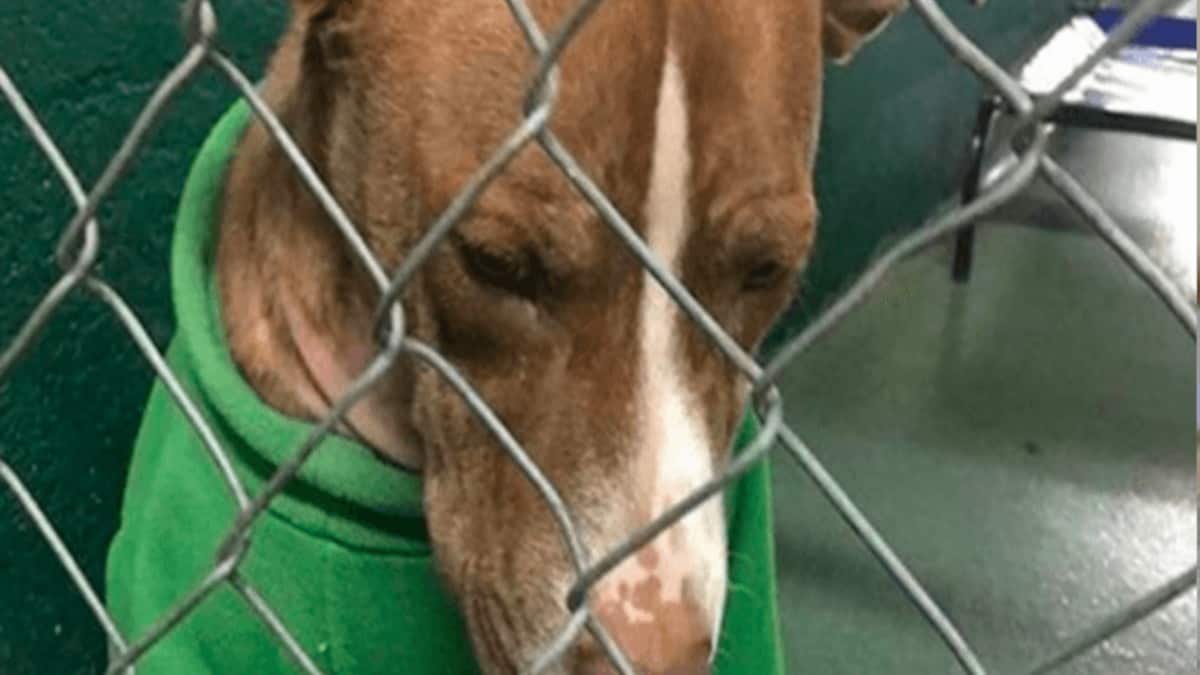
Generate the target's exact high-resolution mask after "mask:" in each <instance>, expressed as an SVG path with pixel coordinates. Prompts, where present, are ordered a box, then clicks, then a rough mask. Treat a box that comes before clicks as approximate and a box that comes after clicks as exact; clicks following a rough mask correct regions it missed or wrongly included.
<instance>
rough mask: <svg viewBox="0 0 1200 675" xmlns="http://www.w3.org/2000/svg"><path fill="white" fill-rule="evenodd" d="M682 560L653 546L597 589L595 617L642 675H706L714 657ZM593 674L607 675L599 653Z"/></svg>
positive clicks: (705, 615)
mask: <svg viewBox="0 0 1200 675" xmlns="http://www.w3.org/2000/svg"><path fill="white" fill-rule="evenodd" d="M686 562H687V561H683V560H680V559H679V556H675V555H672V554H670V553H669V552H667V553H665V554H664V552H663V551H660V550H658V549H657V548H656V547H655V546H653V545H651V546H648V547H646V548H645V549H643V550H642V551H640V552H639V553H638V554H637V555H636V556H635V557H634V558H632V559H629V560H626V561H625V562H624V563H623V564H622V565H620V566H619V567H617V569H615V570H614V571H613V572H612V575H611V576H610V577H609V578H608V579H607V580H605V581H604V582H602V583H601V584H600V586H599V587H598V588H597V590H596V597H595V602H594V607H595V609H596V614H597V618H598V619H599V620H600V622H601V623H603V624H604V626H605V628H607V629H608V632H609V633H610V634H611V635H612V637H613V639H614V640H615V641H616V642H617V644H618V645H619V646H620V647H621V649H622V651H623V652H624V653H625V655H626V656H627V657H628V658H629V660H630V661H631V662H632V663H633V665H635V666H636V667H637V672H638V673H642V674H644V675H703V674H707V673H708V672H709V666H708V664H709V658H710V656H711V654H712V641H713V634H712V623H713V622H712V620H711V616H710V615H709V612H707V611H705V608H704V607H703V606H702V604H701V603H700V602H699V598H697V597H696V596H695V593H694V592H693V586H694V584H692V583H689V582H688V581H687V576H688V575H687V573H686V571H687V570H689V569H691V568H689V567H688V566H687V565H686ZM599 657H600V658H599V661H598V662H597V663H596V664H595V665H594V666H593V668H595V669H594V670H587V669H584V670H582V671H581V672H584V673H596V674H597V675H599V674H602V673H603V674H607V673H610V672H613V671H609V670H605V668H607V665H606V664H607V659H606V658H605V657H604V655H603V654H602V653H601V654H600V655H599Z"/></svg>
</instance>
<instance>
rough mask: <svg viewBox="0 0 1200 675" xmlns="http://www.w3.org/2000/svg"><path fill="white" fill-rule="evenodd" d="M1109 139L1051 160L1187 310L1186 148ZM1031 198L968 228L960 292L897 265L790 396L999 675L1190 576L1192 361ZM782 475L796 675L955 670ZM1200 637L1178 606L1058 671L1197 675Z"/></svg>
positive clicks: (799, 478) (806, 363) (836, 468)
mask: <svg viewBox="0 0 1200 675" xmlns="http://www.w3.org/2000/svg"><path fill="white" fill-rule="evenodd" d="M1113 140H1114V139H1111V138H1110V139H1107V140H1105V139H1102V138H1098V137H1091V138H1087V137H1083V136H1077V137H1074V138H1071V137H1065V138H1063V139H1061V140H1060V141H1058V143H1057V145H1056V152H1057V153H1059V155H1060V159H1061V161H1062V162H1063V163H1064V164H1066V165H1067V166H1068V167H1069V168H1075V169H1076V170H1078V171H1080V172H1081V174H1082V175H1081V177H1082V178H1084V179H1085V184H1087V185H1089V186H1090V187H1091V188H1092V189H1093V190H1095V191H1096V193H1097V194H1098V195H1099V196H1101V197H1102V198H1103V200H1104V201H1106V202H1107V203H1109V204H1111V205H1112V206H1113V207H1114V211H1115V212H1114V215H1117V217H1118V218H1119V219H1120V220H1122V222H1125V223H1127V224H1128V226H1129V228H1130V230H1131V232H1132V234H1133V235H1134V236H1135V238H1138V239H1139V240H1141V241H1144V242H1154V241H1158V242H1167V243H1165V244H1163V245H1158V246H1156V245H1151V246H1150V248H1151V249H1152V251H1154V254H1155V255H1156V256H1157V257H1158V259H1159V260H1160V262H1161V263H1163V264H1164V265H1166V266H1167V267H1168V268H1169V269H1171V270H1172V273H1173V275H1174V276H1175V278H1176V279H1178V280H1179V281H1180V283H1181V284H1182V285H1184V287H1185V288H1188V289H1189V292H1190V293H1191V294H1192V295H1194V293H1195V272H1196V267H1195V262H1196V259H1195V252H1196V229H1195V228H1196V193H1195V186H1196V154H1195V146H1194V145H1192V144H1186V143H1184V144H1174V143H1167V144H1158V143H1150V142H1148V141H1145V140H1142V141H1129V140H1128V139H1123V140H1122V141H1120V142H1122V143H1124V144H1123V145H1121V146H1120V147H1119V148H1118V147H1117V146H1116V145H1112V143H1111V142H1112V141H1113ZM1030 194H1031V196H1030V198H1029V199H1027V200H1024V201H1023V202H1022V203H1019V204H1015V205H1014V206H1013V207H1012V208H1010V209H1007V210H1006V211H1005V213H1004V214H1002V215H1001V216H998V221H997V222H996V223H993V224H991V225H989V226H988V227H986V228H984V229H982V230H981V232H980V235H979V238H978V244H977V258H976V265H975V270H974V275H973V278H972V279H971V281H970V283H969V284H967V285H965V286H955V285H954V284H953V283H951V282H950V280H949V271H948V270H949V258H950V252H949V248H948V247H944V248H940V249H937V250H935V251H932V252H931V253H928V254H926V255H924V256H923V257H920V258H918V259H914V260H912V261H910V262H908V263H906V264H904V266H903V267H902V268H901V269H900V270H899V271H898V272H897V273H896V274H895V275H894V276H892V277H891V278H890V279H889V280H888V281H887V282H886V283H885V286H884V288H883V289H881V290H880V292H878V293H877V295H876V296H875V297H874V298H873V299H872V300H871V301H870V303H869V304H868V305H867V306H865V307H864V308H862V309H861V310H860V311H859V312H858V313H857V314H855V315H854V316H852V317H851V318H850V319H849V320H848V321H847V322H846V323H845V324H844V325H843V326H841V327H840V328H839V329H838V330H837V331H836V332H835V333H834V334H832V335H830V336H829V337H828V338H827V339H826V341H824V342H822V343H820V344H819V345H818V346H817V347H816V348H814V349H813V350H812V351H811V352H810V353H808V354H807V355H805V356H804V357H803V358H802V359H800V360H799V361H797V362H796V363H794V364H792V366H791V368H790V371H789V372H788V374H787V377H786V382H785V383H784V387H783V393H784V395H785V399H786V400H787V401H788V405H789V408H788V416H789V420H790V421H791V422H792V424H793V427H794V428H795V429H797V430H798V431H799V432H800V434H801V436H802V437H804V438H805V439H806V440H807V441H808V442H809V444H810V445H811V446H812V448H813V449H814V450H815V451H816V452H817V453H818V455H819V456H820V457H821V458H822V459H823V460H825V461H826V462H827V464H828V466H829V468H830V470H831V471H832V472H833V473H834V475H835V476H837V477H838V478H839V479H840V480H841V481H842V483H843V485H844V486H845V487H846V489H847V490H848V491H849V492H850V494H851V495H852V496H853V497H854V498H855V499H856V500H857V501H858V503H859V504H860V506H861V507H862V508H863V509H864V511H865V512H866V513H867V514H868V515H869V516H870V517H872V518H873V519H874V521H875V523H876V525H877V526H878V527H879V529H880V530H881V531H882V532H883V533H884V535H885V536H886V537H887V538H888V539H889V540H890V542H891V543H892V544H893V545H894V547H895V548H896V550H897V551H898V552H899V553H900V554H901V555H902V557H904V558H905V559H906V560H907V561H908V562H909V563H910V565H911V567H912V570H913V571H914V572H915V573H916V575H917V576H918V577H919V578H920V579H922V580H923V581H924V582H925V583H926V584H927V586H928V588H929V589H930V590H931V592H932V593H933V595H934V596H935V597H936V598H937V599H938V600H939V602H941V603H942V604H943V606H944V607H945V608H946V609H947V610H948V611H949V613H950V615H951V616H952V617H953V618H954V619H955V620H956V621H957V622H958V623H959V625H960V626H961V628H962V629H963V630H964V632H965V633H966V635H967V637H968V638H969V639H970V640H971V642H972V644H974V646H975V647H976V648H977V650H978V651H979V653H980V655H981V657H982V658H983V660H984V662H985V663H986V665H987V666H988V667H989V671H990V672H993V673H1001V674H1008V673H1019V672H1022V671H1023V670H1024V669H1025V668H1026V667H1027V666H1028V665H1031V664H1032V663H1034V662H1037V661H1039V660H1040V659H1041V658H1043V657H1044V656H1046V655H1047V654H1051V653H1053V652H1055V651H1056V647H1057V646H1058V645H1061V644H1062V643H1063V641H1065V640H1066V639H1067V638H1069V637H1070V636H1072V635H1074V634H1076V633H1077V632H1078V631H1080V630H1081V629H1083V628H1084V627H1086V626H1088V625H1089V624H1091V623H1092V622H1094V621H1097V620H1099V619H1101V618H1103V617H1105V616H1106V615H1108V614H1109V613H1111V612H1114V611H1116V610H1118V609H1119V608H1121V607H1122V606H1123V605H1125V604H1127V603H1128V602H1130V601H1133V600H1134V599H1136V598H1138V597H1139V596H1140V595H1142V594H1144V593H1146V592H1148V591H1150V590H1152V589H1154V588H1155V587H1157V586H1158V585H1160V584H1162V583H1164V582H1166V581H1167V580H1168V579H1169V578H1170V577H1172V576H1174V575H1176V574H1178V573H1180V572H1182V571H1184V570H1186V569H1187V568H1188V567H1189V566H1190V565H1191V564H1192V563H1193V562H1194V561H1195V558H1196V554H1197V541H1196V464H1195V447H1196V446H1195V445H1194V443H1195V438H1196V437H1195V436H1194V434H1195V433H1196V432H1195V430H1194V429H1193V420H1194V417H1193V415H1194V411H1193V407H1194V404H1195V389H1194V387H1195V386H1196V384H1195V377H1194V373H1195V370H1194V368H1195V354H1196V351H1195V350H1196V347H1195V344H1194V343H1193V342H1192V341H1191V340H1190V339H1189V338H1188V337H1187V335H1186V334H1185V333H1184V332H1183V330H1182V329H1181V328H1180V326H1179V325H1178V323H1176V321H1175V320H1174V318H1173V317H1172V316H1171V315H1170V314H1169V313H1168V312H1167V311H1166V310H1165V308H1163V307H1162V306H1161V305H1160V304H1159V303H1158V302H1157V300H1156V299H1155V298H1154V296H1153V295H1152V294H1151V293H1150V292H1149V291H1148V290H1147V289H1145V288H1144V287H1143V285H1142V284H1141V282H1140V281H1139V280H1138V279H1137V278H1136V277H1134V275H1133V274H1132V273H1131V272H1129V271H1128V270H1127V269H1125V268H1124V267H1123V265H1122V264H1121V262H1120V261H1119V260H1118V259H1117V258H1116V257H1115V256H1114V255H1113V254H1112V253H1111V252H1110V251H1109V250H1108V249H1107V248H1106V247H1105V246H1104V245H1103V244H1102V243H1101V242H1100V241H1099V239H1097V238H1096V237H1094V236H1093V235H1091V234H1090V233H1088V232H1086V231H1083V230H1081V229H1078V224H1077V223H1076V224H1074V225H1072V224H1071V217H1072V216H1071V214H1070V212H1069V210H1067V209H1063V208H1062V207H1061V206H1059V205H1057V204H1056V202H1055V200H1054V199H1052V198H1050V197H1049V195H1048V194H1047V193H1045V192H1044V191H1039V190H1036V189H1035V190H1034V191H1033V192H1031V193H1030ZM1033 224H1037V225H1039V226H1038V227H1030V226H1029V225H1033ZM1046 225H1052V226H1053V227H1045V226H1046ZM1189 284H1190V285H1189ZM775 474H776V490H777V504H778V505H779V506H778V509H777V518H778V523H779V530H778V531H779V535H778V543H779V559H780V565H781V568H782V569H781V585H782V594H783V599H784V600H783V601H784V625H785V633H786V638H787V652H788V657H789V665H790V668H789V670H790V672H794V673H819V674H837V673H848V674H855V675H858V674H873V673H899V674H908V673H913V674H919V675H924V674H927V673H951V672H957V671H956V669H955V666H954V663H953V661H952V659H951V658H950V656H949V654H948V652H947V651H946V650H945V648H944V647H942V646H941V644H940V642H939V641H938V640H937V638H936V636H935V634H934V633H933V632H932V630H931V629H930V628H928V627H927V626H926V624H925V623H923V621H922V619H921V617H920V616H919V614H918V613H917V612H916V611H915V610H914V609H912V608H911V606H910V605H909V604H908V602H907V601H906V600H905V599H904V597H903V596H902V595H901V594H900V592H899V591H898V590H897V589H896V588H895V586H894V585H893V584H892V583H891V581H890V580H889V578H888V577H887V576H886V575H885V574H884V573H883V572H882V571H881V569H880V568H879V566H878V565H877V564H876V563H875V562H874V561H873V559H872V558H871V557H870V556H869V555H868V554H867V553H866V551H865V549H864V548H863V547H862V546H861V544H860V543H859V542H858V541H857V540H856V539H855V538H854V537H853V535H852V534H851V533H850V531H849V530H848V529H847V528H846V527H845V526H844V525H843V523H842V522H841V521H840V520H839V518H838V516H837V515H836V513H835V512H834V511H833V509H832V508H831V507H830V506H829V505H828V504H827V503H826V502H825V501H824V499H823V498H822V497H821V496H820V495H819V494H818V493H817V492H816V490H815V489H814V488H813V487H812V484H811V483H810V482H809V481H808V479H807V478H806V477H805V476H804V475H803V474H802V473H801V472H800V471H799V470H798V469H797V468H796V467H794V466H792V465H791V464H790V463H789V460H787V459H785V458H783V457H782V456H780V457H778V458H777V459H776V460H775ZM1196 620H1197V607H1196V595H1195V592H1194V591H1189V592H1188V593H1187V594H1186V595H1185V596H1184V597H1183V598H1181V599H1179V600H1177V601H1176V602H1174V603H1172V604H1171V605H1170V606H1169V607H1168V608H1167V609H1166V610H1165V611H1163V612H1161V613H1159V614H1156V615H1154V616H1153V617H1151V618H1149V619H1147V620H1146V621H1144V622H1143V623H1141V624H1139V625H1138V626H1136V627H1135V628H1133V629H1131V630H1129V631H1127V632H1125V633H1123V634H1122V635H1120V636H1119V637H1118V638H1117V639H1114V640H1113V641H1111V642H1109V643H1107V644H1105V645H1104V646H1102V647H1101V648H1099V649H1097V650H1096V651H1094V652H1092V653H1090V654H1088V655H1087V656H1085V657H1083V658H1081V659H1079V660H1077V661H1075V662H1074V663H1072V664H1071V665H1070V666H1069V667H1067V668H1064V669H1062V670H1061V671H1059V672H1063V673H1079V674H1083V673H1088V674H1101V675H1103V674H1109V673H1111V674H1113V675H1117V674H1120V675H1139V674H1143V673H1144V674H1151V673H1163V674H1167V673H1170V674H1175V673H1193V672H1196V647H1197V623H1196Z"/></svg>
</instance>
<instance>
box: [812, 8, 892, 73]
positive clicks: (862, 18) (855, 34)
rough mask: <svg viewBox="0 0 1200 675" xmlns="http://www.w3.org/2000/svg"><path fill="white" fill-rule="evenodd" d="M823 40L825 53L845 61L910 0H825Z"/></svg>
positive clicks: (842, 61) (841, 61) (837, 59)
mask: <svg viewBox="0 0 1200 675" xmlns="http://www.w3.org/2000/svg"><path fill="white" fill-rule="evenodd" d="M824 3H825V5H824V11H825V16H824V25H823V26H822V30H821V44H822V46H823V47H824V49H825V56H827V57H829V58H830V59H833V60H834V61H835V62H837V63H846V62H848V61H849V60H850V59H851V58H852V57H853V56H854V53H855V52H857V51H858V48H859V47H861V46H862V45H863V44H864V43H865V42H866V41H867V40H870V39H871V38H873V37H875V35H877V34H878V33H879V31H881V30H883V28H884V27H885V26H887V23H888V21H890V20H891V18H892V17H893V16H895V15H896V13H897V12H899V11H900V10H902V9H904V7H905V6H906V5H907V4H908V1H907V0H824Z"/></svg>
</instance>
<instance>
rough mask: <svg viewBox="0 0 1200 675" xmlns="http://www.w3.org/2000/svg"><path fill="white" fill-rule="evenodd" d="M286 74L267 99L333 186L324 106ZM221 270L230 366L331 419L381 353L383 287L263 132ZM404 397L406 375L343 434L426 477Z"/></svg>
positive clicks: (227, 203) (253, 133)
mask: <svg viewBox="0 0 1200 675" xmlns="http://www.w3.org/2000/svg"><path fill="white" fill-rule="evenodd" d="M281 53H283V54H287V53H288V52H287V51H286V50H285V51H284V52H281ZM285 58H286V57H285ZM281 60H282V59H281ZM289 65H293V64H287V63H277V66H278V68H277V69H276V70H275V77H274V78H273V79H272V80H271V81H269V82H268V85H267V89H266V90H265V91H264V95H265V96H266V97H267V98H268V100H269V101H271V102H272V104H273V105H274V106H276V108H275V109H276V110H278V111H279V115H280V117H281V119H282V121H283V122H284V124H285V126H287V127H288V128H289V129H290V130H291V131H292V133H293V135H294V136H295V138H296V140H297V142H298V143H299V145H300V146H301V148H303V149H305V150H306V152H307V153H309V156H310V157H312V158H313V159H314V163H316V164H317V165H318V166H317V169H318V171H319V172H321V173H326V175H328V173H327V172H325V171H323V169H324V168H325V167H322V166H320V163H321V162H322V153H321V152H320V151H319V149H320V147H321V146H322V145H323V144H324V140H323V139H322V137H321V134H323V133H325V130H324V129H321V128H320V127H319V126H318V125H319V124H320V122H319V120H320V117H319V116H314V115H313V114H312V113H311V112H310V111H309V110H308V108H309V107H310V106H312V105H315V104H318V103H319V102H316V101H308V100H305V98H304V94H303V93H302V92H303V87H302V86H300V78H299V75H298V73H299V68H298V64H295V65H296V66H297V67H295V68H288V66H289ZM289 71H291V72H289ZM289 75H290V77H289ZM314 120H318V121H314ZM264 186H270V187H269V189H263V187H264ZM345 192H347V193H349V194H351V195H352V193H353V191H352V190H346V191H345ZM280 233H286V236H280ZM314 252H319V253H320V254H319V255H315V254H314ZM297 261H306V262H305V265H306V266H308V269H306V270H304V273H303V274H289V275H287V280H286V281H284V280H283V279H281V278H280V277H279V276H278V274H276V272H277V271H278V270H281V269H289V268H290V266H293V265H295V264H296V262H297ZM216 268H217V276H218V280H219V288H220V294H221V306H222V312H223V320H224V324H225V327H226V335H227V337H228V342H229V347H230V351H231V355H232V357H233V359H234V361H235V363H237V365H238V367H239V368H240V370H241V371H242V374H243V375H244V376H245V377H246V378H247V380H248V381H249V384H250V385H251V387H252V388H253V389H254V390H255V391H257V392H258V394H259V396H261V397H262V398H263V399H264V400H265V402H266V403H267V404H269V405H270V406H271V407H273V408H275V409H277V410H279V411H280V412H282V413H284V414H286V415H289V416H293V417H297V418H300V419H306V420H318V419H321V418H322V417H324V416H325V415H326V414H327V413H328V412H329V410H330V409H331V407H332V405H333V404H334V402H336V401H337V400H338V399H339V398H340V397H341V396H343V395H344V394H345V393H346V391H347V390H348V388H349V387H350V385H351V384H352V383H353V381H354V379H355V378H356V377H357V376H358V375H359V374H360V373H361V372H362V371H363V369H365V368H366V367H367V365H368V364H369V363H370V361H371V359H372V358H373V357H374V355H375V353H376V352H377V349H376V346H375V345H374V344H373V343H372V342H371V341H370V340H369V339H368V338H367V337H366V336H370V335H372V334H373V331H372V330H371V321H372V317H373V313H372V303H371V298H373V297H375V295H374V294H373V293H374V288H373V287H372V286H371V285H370V283H369V282H368V281H367V279H366V275H365V274H364V272H363V270H362V269H361V267H359V264H358V262H357V261H356V260H354V259H353V257H352V255H351V254H350V252H349V250H348V247H347V246H346V245H345V243H344V241H343V240H342V239H341V236H340V234H339V233H338V232H337V231H336V230H335V228H334V227H333V225H332V224H331V223H330V222H329V219H328V218H327V217H326V215H325V213H324V212H323V211H322V210H321V209H320V207H319V206H318V205H317V203H316V202H315V200H314V199H313V198H312V196H311V195H310V194H309V192H308V190H307V188H306V187H305V186H304V185H303V184H302V182H301V180H300V179H299V175H298V173H297V172H296V170H295V168H294V167H293V166H292V165H291V163H290V161H289V160H288V159H287V158H286V156H284V154H283V153H282V152H281V151H280V149H279V148H278V145H277V144H276V143H275V141H274V140H273V139H271V138H270V137H269V135H268V134H267V133H266V131H265V130H264V129H263V127H262V126H261V125H258V124H254V125H252V126H251V127H250V128H249V129H248V130H247V132H246V134H245V136H244V137H243V138H242V140H241V142H240V145H239V148H238V152H237V154H236V156H235V159H234V161H233V163H232V165H231V167H230V170H229V173H228V176H227V180H226V191H225V195H224V204H223V209H222V218H221V231H220V237H219V245H218V253H217V261H216ZM407 392H408V386H407V385H406V377H405V375H404V370H403V364H400V365H398V366H396V367H394V368H393V370H392V371H391V372H390V373H389V375H388V376H386V377H385V378H384V379H383V381H381V382H379V383H378V384H377V385H376V386H375V387H374V388H373V389H372V390H371V392H370V393H369V394H368V395H367V396H366V397H365V398H363V399H362V400H361V401H360V402H359V403H358V404H356V405H355V406H354V407H353V408H352V409H351V410H350V412H349V414H348V415H347V416H346V418H345V422H344V423H343V424H342V425H341V426H340V427H339V431H340V432H341V433H343V434H345V435H348V436H350V437H352V438H355V439H356V440H359V441H361V442H363V443H364V444H366V445H368V446H369V447H371V448H372V449H374V450H375V451H376V452H378V453H379V454H381V455H382V456H384V457H385V458H386V459H388V460H390V461H392V462H394V463H397V464H399V465H401V466H403V467H405V468H408V469H412V470H418V469H420V468H421V467H422V465H423V453H422V452H421V445H420V442H419V439H417V438H416V436H415V434H414V433H413V432H412V429H411V425H410V424H408V421H407V420H406V419H405V412H404V411H406V410H408V406H407V405H406V402H407V400H408V393H407Z"/></svg>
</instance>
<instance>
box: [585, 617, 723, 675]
mask: <svg viewBox="0 0 1200 675" xmlns="http://www.w3.org/2000/svg"><path fill="white" fill-rule="evenodd" d="M601 622H602V623H604V624H605V626H606V627H610V626H611V624H610V623H609V621H605V620H604V619H603V617H602V618H601ZM609 630H610V631H611V630H612V629H611V628H609ZM642 630H645V629H644V628H643V629H642ZM651 630H653V629H651ZM614 632H615V631H614ZM617 642H618V645H619V646H620V648H621V650H622V652H623V653H624V654H625V656H626V658H628V659H629V661H630V662H631V665H633V667H634V670H635V672H636V673H637V674H638V675H710V673H711V672H712V671H711V669H710V668H711V666H710V655H711V654H712V641H711V637H710V636H708V634H707V632H704V631H701V632H698V633H696V634H694V635H692V636H689V637H687V638H684V639H683V640H682V641H664V642H659V643H658V644H654V645H652V646H651V649H652V651H653V653H646V652H645V651H641V650H634V649H632V647H634V646H639V647H645V646H646V645H645V644H637V643H638V642H639V641H636V640H635V641H634V643H633V644H631V643H629V642H628V641H627V640H621V639H619V638H618V639H617ZM641 642H646V643H649V642H651V640H646V641H641ZM578 650H579V652H578V653H579V657H578V660H577V667H576V668H575V669H574V670H573V671H572V674H573V675H617V673H618V672H619V671H618V670H617V668H616V666H615V665H614V664H613V662H612V659H611V658H610V657H609V656H608V654H607V653H606V652H605V651H604V649H602V648H601V647H599V646H598V645H597V644H596V643H595V641H593V640H592V639H591V638H590V637H589V638H587V639H586V640H585V641H584V642H583V643H582V644H580V645H579V647H578Z"/></svg>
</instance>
